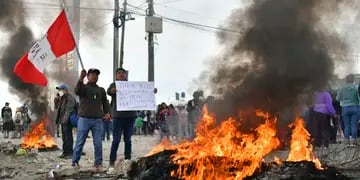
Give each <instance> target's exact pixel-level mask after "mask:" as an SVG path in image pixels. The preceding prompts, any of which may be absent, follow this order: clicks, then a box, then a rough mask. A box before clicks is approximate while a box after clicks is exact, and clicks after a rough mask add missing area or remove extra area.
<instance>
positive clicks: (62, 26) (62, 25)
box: [14, 10, 75, 86]
mask: <svg viewBox="0 0 360 180" xmlns="http://www.w3.org/2000/svg"><path fill="white" fill-rule="evenodd" d="M74 48H75V40H74V36H73V34H72V31H71V28H70V25H69V23H68V21H67V18H66V14H65V10H62V11H61V13H60V15H59V16H58V17H57V18H56V20H55V22H54V23H53V24H52V25H51V26H50V28H49V29H48V31H47V33H46V34H45V35H44V36H43V37H42V38H41V39H40V40H38V41H37V42H36V43H35V44H34V45H33V46H32V47H31V49H30V51H29V52H28V53H26V54H25V55H24V56H23V57H22V58H21V59H20V60H19V61H18V62H17V63H16V65H15V68H14V73H15V74H16V75H17V76H18V77H19V78H20V79H21V80H22V81H23V82H26V83H31V84H37V85H43V86H46V85H47V79H46V77H45V75H44V69H45V66H46V65H48V64H50V63H51V62H52V61H54V60H55V59H56V58H58V57H60V56H61V55H63V54H65V53H67V52H69V51H71V50H73V49H74Z"/></svg>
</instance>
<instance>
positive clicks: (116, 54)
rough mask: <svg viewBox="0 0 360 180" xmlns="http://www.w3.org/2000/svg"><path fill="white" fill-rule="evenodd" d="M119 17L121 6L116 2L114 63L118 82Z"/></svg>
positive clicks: (114, 77)
mask: <svg viewBox="0 0 360 180" xmlns="http://www.w3.org/2000/svg"><path fill="white" fill-rule="evenodd" d="M119 17H120V5H119V0H115V11H114V17H113V23H114V47H113V48H114V50H113V51H114V62H113V80H114V81H115V80H116V69H117V68H118V67H119V28H120V24H119Z"/></svg>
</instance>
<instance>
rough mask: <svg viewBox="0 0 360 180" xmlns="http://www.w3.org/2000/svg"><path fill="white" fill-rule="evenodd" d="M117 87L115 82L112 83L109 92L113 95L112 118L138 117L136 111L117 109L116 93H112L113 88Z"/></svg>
mask: <svg viewBox="0 0 360 180" xmlns="http://www.w3.org/2000/svg"><path fill="white" fill-rule="evenodd" d="M112 88H116V85H115V83H111V84H110V86H109V88H108V90H107V93H108V95H109V96H111V117H112V118H129V117H134V118H135V117H136V116H137V115H136V111H117V110H116V93H111V89H112Z"/></svg>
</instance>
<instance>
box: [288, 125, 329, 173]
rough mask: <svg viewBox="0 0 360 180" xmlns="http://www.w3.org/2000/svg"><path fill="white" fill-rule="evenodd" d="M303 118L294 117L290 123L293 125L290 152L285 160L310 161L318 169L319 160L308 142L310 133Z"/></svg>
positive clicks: (319, 165) (319, 166) (319, 167)
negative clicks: (293, 120)
mask: <svg viewBox="0 0 360 180" xmlns="http://www.w3.org/2000/svg"><path fill="white" fill-rule="evenodd" d="M304 124H305V123H304V120H303V119H301V118H296V120H295V122H294V123H293V124H291V125H290V127H293V128H294V129H293V133H292V135H291V141H290V152H289V157H288V159H287V161H293V162H299V161H312V162H314V163H315V166H316V167H317V168H318V169H322V167H321V163H320V160H319V159H318V158H316V157H315V155H314V152H313V147H312V145H311V144H310V143H309V140H310V134H309V132H308V131H307V130H306V129H305V126H304Z"/></svg>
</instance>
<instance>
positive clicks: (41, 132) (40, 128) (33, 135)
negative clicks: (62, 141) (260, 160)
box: [21, 115, 56, 149]
mask: <svg viewBox="0 0 360 180" xmlns="http://www.w3.org/2000/svg"><path fill="white" fill-rule="evenodd" d="M47 121H48V119H47V117H46V116H45V115H43V116H42V118H41V120H40V121H39V122H36V123H35V124H33V125H32V127H31V129H30V130H29V131H28V132H26V133H25V134H24V138H23V140H22V143H21V147H22V148H24V149H32V148H36V149H42V148H53V147H54V146H56V143H55V141H54V138H53V137H52V135H51V134H50V133H49V132H48V131H47V130H46V122H47Z"/></svg>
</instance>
